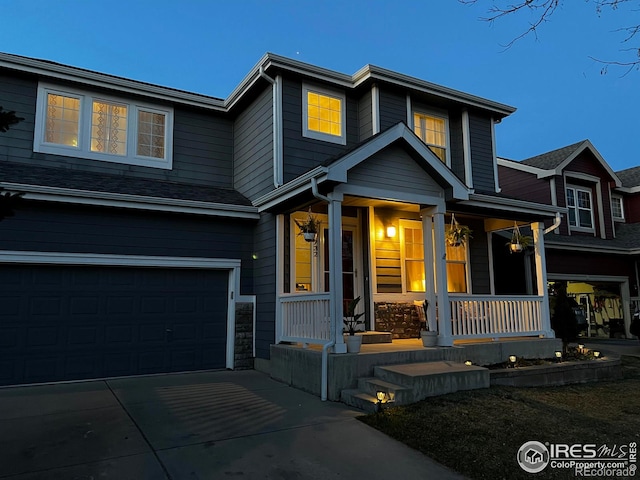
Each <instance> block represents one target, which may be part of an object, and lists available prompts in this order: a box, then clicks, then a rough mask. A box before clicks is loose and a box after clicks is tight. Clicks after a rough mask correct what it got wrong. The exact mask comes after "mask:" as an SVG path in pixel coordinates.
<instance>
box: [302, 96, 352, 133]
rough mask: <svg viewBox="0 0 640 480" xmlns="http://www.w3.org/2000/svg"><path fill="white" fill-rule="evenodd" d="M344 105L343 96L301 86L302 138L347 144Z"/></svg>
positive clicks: (344, 99) (344, 98)
mask: <svg viewBox="0 0 640 480" xmlns="http://www.w3.org/2000/svg"><path fill="white" fill-rule="evenodd" d="M345 104H346V97H345V95H344V94H341V93H337V92H334V91H331V90H326V89H323V88H319V87H313V86H310V85H303V86H302V116H303V122H302V134H303V136H305V137H308V138H314V139H316V140H323V141H326V142H332V143H339V144H342V145H345V144H346V143H347V140H346V135H345V130H346V114H345Z"/></svg>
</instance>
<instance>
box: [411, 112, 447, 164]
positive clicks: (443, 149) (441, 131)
mask: <svg viewBox="0 0 640 480" xmlns="http://www.w3.org/2000/svg"><path fill="white" fill-rule="evenodd" d="M447 123H448V122H447V118H446V117H444V116H440V115H433V114H428V113H420V112H414V113H413V131H414V132H415V134H416V135H417V136H418V137H420V139H421V140H422V141H423V142H424V143H426V144H427V146H428V147H429V149H430V150H431V151H432V152H433V153H434V154H435V155H436V156H437V157H438V158H439V159H440V160H442V162H443V163H448V162H447V156H448V152H447V150H448V149H447V143H448V142H447V136H448V135H447V131H448V129H447Z"/></svg>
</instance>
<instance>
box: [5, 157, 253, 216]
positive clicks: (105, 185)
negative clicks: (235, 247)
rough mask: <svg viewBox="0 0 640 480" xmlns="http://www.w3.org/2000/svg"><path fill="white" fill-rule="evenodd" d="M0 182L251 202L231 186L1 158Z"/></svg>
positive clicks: (202, 199) (211, 201)
mask: <svg viewBox="0 0 640 480" xmlns="http://www.w3.org/2000/svg"><path fill="white" fill-rule="evenodd" d="M0 182H8V183H20V184H25V185H41V186H47V187H58V188H67V189H71V190H84V191H94V192H107V193H117V194H126V195H138V196H146V197H157V198H164V199H166V198H170V199H175V200H191V201H197V202H208V203H220V204H226V205H242V206H250V205H251V202H250V201H249V200H248V199H247V198H246V197H244V196H243V195H241V194H240V193H238V192H237V191H235V190H233V189H231V188H221V187H209V186H204V185H187V184H181V183H175V182H167V181H163V180H149V179H146V178H139V177H132V176H124V175H113V174H106V173H94V172H84V171H80V170H72V169H68V168H52V167H40V166H34V165H27V164H22V163H16V162H0Z"/></svg>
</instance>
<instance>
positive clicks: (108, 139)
mask: <svg viewBox="0 0 640 480" xmlns="http://www.w3.org/2000/svg"><path fill="white" fill-rule="evenodd" d="M91 151H92V152H101V153H108V154H111V155H126V153H127V107H126V106H124V105H118V104H116V103H109V102H104V101H94V102H93V114H92V117H91Z"/></svg>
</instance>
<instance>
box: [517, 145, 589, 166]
mask: <svg viewBox="0 0 640 480" xmlns="http://www.w3.org/2000/svg"><path fill="white" fill-rule="evenodd" d="M585 141H586V140H582V141H580V142H577V143H574V144H571V145H567V146H566V147H562V148H559V149H557V150H551V151H550V152H547V153H543V154H541V155H536V156H535V157H531V158H527V159H525V160H522V162H521V163H523V164H524V165H530V166H532V167H537V168H541V169H543V170H553V169H554V168H556V167H558V165H560V164H561V163H562V162H564V161H565V160H566V159H567V158H568V157H569V156H571V155H572V154H573V153H574V152H575V151H576V150H577V149H578V148H579V147H580V146H581V145H582V144H583V143H584V142H585Z"/></svg>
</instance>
